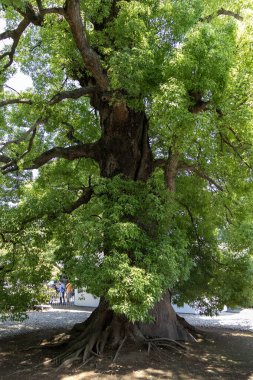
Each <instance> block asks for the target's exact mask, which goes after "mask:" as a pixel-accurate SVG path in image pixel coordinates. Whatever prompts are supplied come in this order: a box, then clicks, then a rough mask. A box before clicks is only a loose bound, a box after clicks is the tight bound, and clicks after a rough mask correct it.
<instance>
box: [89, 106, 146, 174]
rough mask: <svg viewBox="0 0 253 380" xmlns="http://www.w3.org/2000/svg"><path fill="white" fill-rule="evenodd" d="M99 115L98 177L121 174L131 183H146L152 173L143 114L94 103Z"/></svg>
mask: <svg viewBox="0 0 253 380" xmlns="http://www.w3.org/2000/svg"><path fill="white" fill-rule="evenodd" d="M95 104H96V107H97V109H98V110H99V113H100V124H101V130H102V136H101V139H100V146H101V149H100V152H101V153H100V157H99V160H98V161H99V166H100V170H101V175H102V176H103V177H106V178H112V177H113V176H115V175H117V174H122V175H123V176H125V177H126V178H129V179H132V180H144V181H145V180H147V179H148V178H149V177H150V175H151V173H152V170H153V167H152V163H153V158H152V153H151V149H150V145H149V140H148V120H147V117H146V115H145V112H144V111H136V110H132V109H130V108H129V107H127V106H126V105H125V104H124V103H118V104H114V105H113V106H111V105H109V104H108V103H107V102H102V101H101V100H100V102H98V100H96V101H95Z"/></svg>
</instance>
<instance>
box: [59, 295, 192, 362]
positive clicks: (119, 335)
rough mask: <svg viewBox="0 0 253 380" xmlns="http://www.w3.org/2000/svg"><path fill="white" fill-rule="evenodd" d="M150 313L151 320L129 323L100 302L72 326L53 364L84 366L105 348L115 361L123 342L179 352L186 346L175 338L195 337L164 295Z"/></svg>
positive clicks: (189, 338) (186, 339) (104, 303)
mask: <svg viewBox="0 0 253 380" xmlns="http://www.w3.org/2000/svg"><path fill="white" fill-rule="evenodd" d="M152 314H153V316H154V322H153V323H150V324H140V323H130V322H129V321H127V319H126V318H125V317H123V316H119V315H116V314H115V313H114V312H113V311H112V310H110V309H109V308H108V305H107V303H106V302H104V301H101V302H100V305H99V307H98V308H97V309H96V310H95V311H94V312H93V313H92V314H91V316H90V317H89V318H88V319H87V320H86V321H84V322H82V323H79V324H76V325H75V326H74V327H73V329H72V330H71V332H70V339H69V341H68V343H67V346H66V348H65V350H64V351H63V352H62V354H60V355H59V356H58V357H56V358H55V359H54V363H55V364H57V365H60V367H59V368H61V367H62V366H71V365H72V364H73V363H74V362H79V363H81V366H83V365H85V364H86V363H88V362H89V361H90V360H91V359H92V358H95V357H98V356H100V355H101V354H102V353H103V352H105V350H111V349H113V350H114V352H115V356H114V358H113V361H116V359H117V357H118V355H119V353H120V350H121V349H122V347H123V345H124V344H125V342H126V341H128V342H129V341H132V342H134V343H135V344H137V345H138V346H145V347H146V349H147V351H148V353H149V352H150V350H151V349H153V348H157V347H161V346H162V347H166V348H172V349H175V350H176V351H178V350H180V353H182V349H185V347H184V346H183V345H182V344H180V343H178V342H177V341H178V340H181V341H182V340H183V341H193V340H194V338H193V337H192V335H191V334H190V333H189V332H187V330H186V329H185V328H184V327H183V326H181V324H180V322H179V321H178V319H177V315H176V313H175V311H174V310H173V308H172V306H171V304H170V302H169V300H168V297H167V296H165V297H164V298H163V300H161V301H160V302H159V303H157V305H156V307H155V308H154V310H153V311H152Z"/></svg>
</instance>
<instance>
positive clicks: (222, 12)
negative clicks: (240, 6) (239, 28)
mask: <svg viewBox="0 0 253 380" xmlns="http://www.w3.org/2000/svg"><path fill="white" fill-rule="evenodd" d="M217 16H230V17H234V18H235V19H236V20H239V21H242V20H243V17H242V16H240V15H239V14H238V13H235V12H232V11H228V10H226V9H224V8H221V9H218V11H217V12H216V13H214V14H212V15H209V16H206V17H203V18H201V19H200V21H207V22H210V21H212V20H213V19H214V18H215V17H217Z"/></svg>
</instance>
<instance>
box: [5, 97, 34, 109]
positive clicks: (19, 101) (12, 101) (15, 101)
mask: <svg viewBox="0 0 253 380" xmlns="http://www.w3.org/2000/svg"><path fill="white" fill-rule="evenodd" d="M11 104H29V105H31V104H33V102H32V101H31V100H28V99H8V100H2V101H1V102H0V108H1V107H5V106H9V105H11Z"/></svg>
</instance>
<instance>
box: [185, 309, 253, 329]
mask: <svg viewBox="0 0 253 380" xmlns="http://www.w3.org/2000/svg"><path fill="white" fill-rule="evenodd" d="M181 315H182V316H183V317H184V318H185V319H186V320H187V321H188V322H189V323H190V324H192V325H194V326H199V327H222V328H224V329H232V330H239V331H251V332H253V309H242V310H241V311H240V312H238V313H229V312H222V313H220V315H218V316H217V317H206V316H203V315H193V314H184V315H183V314H181Z"/></svg>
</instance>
